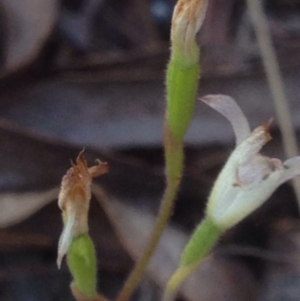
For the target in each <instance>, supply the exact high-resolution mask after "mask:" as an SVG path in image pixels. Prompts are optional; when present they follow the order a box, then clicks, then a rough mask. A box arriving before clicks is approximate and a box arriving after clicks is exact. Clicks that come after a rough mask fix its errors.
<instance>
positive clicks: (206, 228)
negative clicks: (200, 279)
mask: <svg viewBox="0 0 300 301" xmlns="http://www.w3.org/2000/svg"><path fill="white" fill-rule="evenodd" d="M221 233H222V230H221V229H220V228H219V227H217V226H216V225H215V224H214V222H213V221H212V220H211V219H210V218H208V217H206V218H205V219H204V220H203V221H202V222H201V223H200V225H199V226H198V227H197V228H196V230H195V232H194V233H193V235H192V237H191V239H190V240H189V242H188V244H187V245H186V247H185V249H184V251H183V253H182V255H181V259H180V263H179V267H178V268H177V270H176V271H175V272H174V273H173V275H172V276H171V278H170V280H169V281H168V283H167V286H166V289H165V292H164V294H163V299H162V300H163V301H170V300H173V299H174V296H175V294H176V292H177V290H178V288H179V286H180V285H181V284H182V282H183V281H184V280H185V279H186V278H187V277H189V276H190V275H192V274H193V273H194V272H195V270H196V269H197V268H198V267H199V265H200V264H201V263H202V262H203V260H204V258H205V257H206V256H207V255H208V253H209V252H210V250H211V249H212V247H213V246H214V245H215V243H216V242H217V240H218V239H219V237H220V235H221Z"/></svg>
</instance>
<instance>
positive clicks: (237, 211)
mask: <svg viewBox="0 0 300 301" xmlns="http://www.w3.org/2000/svg"><path fill="white" fill-rule="evenodd" d="M281 173H282V171H275V172H273V173H272V174H271V175H270V176H269V177H268V178H267V179H265V180H264V181H262V182H261V183H260V184H258V185H257V186H256V187H255V188H253V189H247V190H243V189H241V190H240V192H239V193H238V194H237V196H236V198H235V200H234V201H233V202H232V204H231V206H230V207H228V208H227V210H226V211H225V212H224V214H223V215H222V216H215V217H213V218H214V219H215V222H216V223H217V224H218V225H219V226H220V227H222V228H223V229H228V228H230V227H232V226H234V225H236V224H237V223H239V222H240V221H241V220H243V219H244V218H245V217H247V216H248V215H250V214H251V213H252V212H254V211H255V210H256V209H258V208H259V207H260V206H261V205H262V204H263V203H264V202H265V201H266V200H267V199H268V198H269V197H270V196H271V195H272V194H273V192H274V191H275V190H276V189H277V187H278V186H280V184H281V182H280V177H281Z"/></svg>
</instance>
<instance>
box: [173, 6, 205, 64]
mask: <svg viewBox="0 0 300 301" xmlns="http://www.w3.org/2000/svg"><path fill="white" fill-rule="evenodd" d="M207 4H208V1H207V0H179V1H178V2H177V4H176V6H175V8H174V13H173V18H172V27H171V40H172V44H173V46H174V47H175V48H176V49H177V51H180V52H181V53H182V54H183V55H184V57H185V58H186V59H187V60H190V59H195V58H194V56H196V57H198V54H197V52H195V51H194V50H193V48H194V47H195V43H196V41H195V39H196V34H197V33H198V31H199V30H200V27H201V25H202V23H203V21H204V17H205V13H206V8H207ZM194 52H195V53H194Z"/></svg>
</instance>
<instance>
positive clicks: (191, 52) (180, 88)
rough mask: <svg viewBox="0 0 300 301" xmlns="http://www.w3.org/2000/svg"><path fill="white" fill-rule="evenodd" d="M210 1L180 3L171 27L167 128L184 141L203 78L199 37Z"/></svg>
mask: <svg viewBox="0 0 300 301" xmlns="http://www.w3.org/2000/svg"><path fill="white" fill-rule="evenodd" d="M206 7H207V0H179V1H178V2H177V4H176V6H175V9H174V13H173V18H172V27H171V59H170V62H169V65H168V69H167V116H166V117H167V126H168V129H169V130H170V132H171V134H172V135H173V136H174V137H175V138H176V139H178V140H180V139H182V138H183V136H184V134H185V132H186V130H187V127H188V125H189V123H190V120H191V117H192V113H193V111H194V105H195V99H196V93H197V89H198V81H199V77H200V66H199V54H200V50H199V46H198V45H197V42H196V34H197V32H198V31H199V30H200V27H201V25H202V23H203V20H204V17H205V12H206Z"/></svg>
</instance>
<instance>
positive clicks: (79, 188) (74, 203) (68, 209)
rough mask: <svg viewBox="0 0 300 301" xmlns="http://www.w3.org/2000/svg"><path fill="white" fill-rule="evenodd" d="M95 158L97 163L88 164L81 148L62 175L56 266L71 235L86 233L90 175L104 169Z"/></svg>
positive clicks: (69, 241)
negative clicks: (61, 226) (60, 217)
mask: <svg viewBox="0 0 300 301" xmlns="http://www.w3.org/2000/svg"><path fill="white" fill-rule="evenodd" d="M97 162H98V165H96V166H92V167H90V168H88V166H87V163H86V161H85V159H84V155H83V151H82V152H80V153H79V155H78V157H77V159H76V164H74V163H73V162H71V164H72V167H71V168H70V169H69V170H68V171H67V173H66V175H65V176H64V177H63V179H62V183H61V190H60V193H59V197H58V206H59V208H60V209H61V210H62V214H63V220H64V229H63V232H62V234H61V236H60V239H59V243H58V256H57V265H58V267H60V265H61V261H62V259H63V257H64V255H65V254H66V253H67V251H68V249H69V247H70V245H71V243H72V240H73V238H74V237H77V236H79V235H82V234H86V233H88V210H89V206H90V199H91V184H92V178H93V177H97V176H100V175H102V174H105V173H107V172H108V165H107V163H102V162H101V161H100V160H97Z"/></svg>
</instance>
